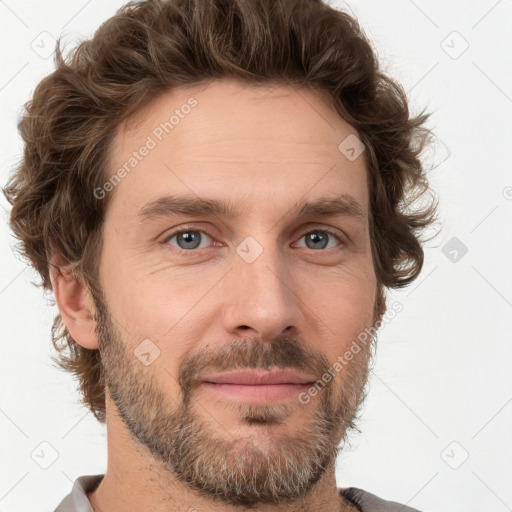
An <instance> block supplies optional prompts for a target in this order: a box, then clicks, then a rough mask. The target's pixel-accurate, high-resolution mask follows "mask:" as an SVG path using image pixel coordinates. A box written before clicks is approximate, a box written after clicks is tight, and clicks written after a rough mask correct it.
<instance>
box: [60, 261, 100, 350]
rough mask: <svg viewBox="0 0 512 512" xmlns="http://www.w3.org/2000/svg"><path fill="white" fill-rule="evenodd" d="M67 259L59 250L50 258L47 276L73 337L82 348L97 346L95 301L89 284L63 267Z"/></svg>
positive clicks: (95, 347) (94, 347)
mask: <svg viewBox="0 0 512 512" xmlns="http://www.w3.org/2000/svg"><path fill="white" fill-rule="evenodd" d="M68 263H69V262H68V261H67V260H66V259H65V258H64V257H63V256H62V255H61V254H59V253H55V254H54V255H53V257H52V259H51V262H50V279H51V282H52V288H53V293H54V295H55V301H56V302H57V306H58V308H59V311H60V314H61V316H62V320H63V321H64V323H65V324H66V327H67V329H68V331H69V333H70V334H71V336H72V338H73V339H74V340H75V341H76V342H77V343H78V344H79V345H81V346H82V347H84V348H88V349H97V348H98V346H99V343H98V338H97V336H96V333H95V332H94V328H95V326H96V322H95V321H94V319H93V318H94V301H93V300H92V296H91V293H90V291H89V289H88V287H87V286H86V285H85V284H83V283H82V282H81V281H80V280H78V279H77V278H75V277H74V276H72V275H71V274H70V273H69V272H68V271H66V270H65V268H64V267H65V266H66V265H68Z"/></svg>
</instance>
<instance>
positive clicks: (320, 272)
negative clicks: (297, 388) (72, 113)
mask: <svg viewBox="0 0 512 512" xmlns="http://www.w3.org/2000/svg"><path fill="white" fill-rule="evenodd" d="M190 97H194V98H195V99H196V100H197V102H198V104H197V106H196V107H195V108H193V109H192V111H191V112H190V114H188V115H187V116H184V117H183V119H180V122H179V124H178V125H176V126H175V127H174V129H173V130H172V132H171V133H169V134H167V135H164V137H163V139H162V141H161V142H159V143H158V144H157V145H156V147H155V148H154V149H152V150H151V151H150V152H149V154H148V155H147V156H146V157H144V158H143V159H142V160H141V161H140V163H138V165H137V167H136V168H135V169H134V170H133V171H131V172H130V173H129V174H128V175H127V176H126V177H124V178H123V179H122V180H121V182H120V183H118V184H117V185H116V187H115V190H114V191H113V192H109V193H111V194H113V197H112V198H111V203H110V205H109V208H108V211H107V214H106V217H105V222H104V232H103V237H104V244H103V247H102V252H101V258H100V282H101V286H102V292H103V298H104V300H105V303H104V307H105V308H107V306H108V309H107V310H106V311H105V310H103V309H102V307H101V305H100V307H99V310H100V311H99V312H98V306H99V305H98V304H97V303H96V304H95V303H94V301H93V300H92V298H91V294H90V292H89V291H88V289H87V288H86V287H85V286H82V285H81V284H80V283H79V282H77V281H76V280H74V279H73V278H71V277H69V276H66V275H65V274H63V273H56V272H55V271H54V272H53V273H52V283H53V287H54V292H55V295H56V299H57V304H58V306H59V309H60V311H61V314H62V317H63V319H64V321H65V323H66V326H67V327H68V330H69V331H70V333H71V335H72V336H73V338H74V339H75V340H76V342H77V343H79V344H81V345H82V346H84V347H86V348H91V349H93V348H98V347H99V348H100V350H102V355H103V357H104V358H105V367H106V374H107V375H110V376H111V379H110V385H111V388H112V389H110V390H109V391H110V392H112V391H113V393H112V394H114V395H115V394H116V393H117V395H118V396H117V399H113V398H112V396H110V394H109V393H107V397H106V413H107V435H108V467H107V471H106V474H105V477H104V479H103V481H102V482H101V484H100V485H99V487H98V488H97V489H96V490H95V491H94V492H92V493H90V494H89V496H88V497H89V500H90V501H91V504H92V506H93V508H94V510H95V511H96V512H98V511H102V512H110V511H114V510H116V511H118V512H125V511H132V510H152V511H155V512H157V511H163V510H183V511H186V510H191V509H195V510H197V511H202V510H222V511H233V512H235V511H239V510H247V509H248V508H251V509H255V510H258V511H262V512H273V511H277V510H280V511H282V512H295V511H299V510H302V511H330V512H332V511H333V510H341V511H343V510H357V509H356V508H354V506H353V505H351V504H350V503H349V502H348V501H347V500H345V499H344V498H342V497H340V495H339V493H338V489H337V484H336V480H335V471H334V469H335V468H334V460H332V459H331V460H330V461H329V462H330V463H329V465H328V467H327V468H324V470H323V471H321V472H320V474H319V475H318V478H317V479H316V481H315V482H312V483H310V484H308V485H306V486H305V488H303V489H302V491H301V492H299V491H297V493H296V496H295V498H294V499H291V498H290V497H289V498H288V499H284V500H283V501H282V502H281V503H279V505H280V506H278V502H277V501H275V500H274V502H272V499H267V500H266V501H261V502H258V501H257V500H256V501H254V502H251V503H249V502H247V503H245V504H243V503H236V502H234V501H233V499H231V501H230V499H229V497H227V496H224V498H222V497H221V498H217V499H215V498H213V497H212V496H211V492H210V493H208V492H201V491H200V489H197V488H194V487H193V486H190V485H187V484H186V482H184V481H183V479H181V478H180V477H179V475H176V473H175V472H174V471H173V469H172V467H169V465H166V464H165V460H164V459H163V457H159V456H158V455H155V453H153V452H152V451H151V450H150V449H148V447H147V446H146V445H145V444H144V443H143V442H140V439H137V436H134V435H133V432H132V431H131V430H130V428H129V427H128V426H127V422H126V417H123V414H121V413H120V411H119V404H123V407H126V409H127V410H129V411H131V412H132V413H133V415H134V417H135V418H138V420H140V422H141V423H140V424H141V425H148V424H152V423H151V422H152V420H153V419H154V418H155V414H156V415H157V416H156V417H158V418H159V419H160V420H161V421H162V422H164V423H165V422H166V421H167V419H168V418H169V417H171V415H172V414H175V416H174V417H177V414H178V413H179V412H180V411H183V410H184V407H185V402H184V399H183V398H184V397H183V390H184V389H186V390H187V391H188V394H185V396H187V397H188V399H190V403H189V404H188V409H187V410H188V412H189V414H190V416H188V418H189V419H195V420H198V421H200V425H201V429H202V432H204V434H205V435H208V436H209V438H200V437H198V438H197V440H196V441H197V442H196V444H197V443H199V442H200V441H202V442H204V445H201V446H199V447H198V451H199V452H201V453H204V454H205V455H206V456H208V455H211V459H210V460H211V461H219V460H220V459H222V458H223V457H225V459H222V460H225V461H226V462H227V464H228V465H230V466H234V464H235V463H237V462H239V463H240V464H241V467H242V468H245V469H247V468H249V467H250V466H251V464H252V465H253V466H254V465H256V466H255V467H257V468H261V475H260V476H262V478H263V476H264V475H263V473H264V469H265V463H266V462H265V461H266V460H267V459H266V458H265V456H268V455H269V454H274V455H276V454H279V453H284V452H285V451H286V449H287V448H290V453H293V450H292V449H293V448H294V447H295V449H296V450H298V451H299V452H300V450H304V453H303V455H304V456H309V457H310V458H309V459H305V460H311V457H312V453H313V452H315V451H316V446H317V444H316V442H317V441H318V440H320V439H324V440H328V446H329V447H330V449H331V448H332V449H334V448H335V447H336V446H337V445H338V444H339V443H340V442H341V441H342V440H343V439H344V438H345V435H346V433H347V429H348V428H349V427H350V426H351V421H352V420H353V418H354V415H355V409H357V406H358V404H359V399H360V397H361V393H362V391H363V387H364V383H365V381H366V376H367V370H368V355H369V348H368V347H366V348H365V349H364V350H362V351H361V352H360V353H359V354H358V355H357V356H354V359H353V360H352V361H351V362H350V363H348V364H347V366H346V367H345V368H344V369H343V370H342V371H340V372H338V373H336V375H335V378H334V379H333V380H332V381H331V382H330V383H329V385H328V386H326V388H325V389H324V390H322V391H320V392H319V393H318V396H317V397H315V398H312V399H311V401H310V402H309V403H308V404H306V405H305V404H301V403H300V402H299V401H298V400H297V399H295V398H294V399H290V400H287V401H286V402H279V403H277V404H271V405H265V404H263V405H261V406H260V407H257V408H253V409H250V408H247V404H245V403H244V401H243V400H238V401H236V400H229V399H227V398H225V397H222V396H219V395H217V394H214V393H212V392H210V391H208V390H206V389H204V388H202V387H200V386H198V385H197V380H194V378H196V377H198V376H197V375H195V377H194V375H193V373H189V374H187V375H189V380H188V384H189V387H188V388H183V387H180V385H179V382H180V378H183V375H184V374H183V372H184V368H185V367H186V363H192V364H191V366H190V368H194V367H195V368H200V369H204V370H205V371H206V370H208V371H209V372H214V371H215V370H219V369H220V368H221V366H220V365H221V364H227V363H226V361H228V362H232V363H233V365H232V366H229V368H235V367H238V368H240V367H241V368H247V367H248V359H247V355H248V354H251V355H253V356H257V357H258V358H259V359H258V361H259V362H263V361H266V362H269V361H277V359H273V357H274V356H275V357H279V356H282V354H283V352H280V351H279V350H278V348H273V347H284V346H286V343H290V344H291V346H293V347H294V348H297V354H298V355H297V356H296V357H297V359H296V361H295V360H294V359H291V360H290V361H294V362H297V364H299V363H300V364H305V365H306V366H307V368H308V370H311V371H312V372H313V373H314V374H315V376H317V377H320V376H321V374H322V372H321V371H320V370H321V368H326V367H328V366H330V365H332V364H333V363H334V361H336V360H337V358H338V357H339V356H340V355H342V354H344V353H345V351H346V350H347V349H348V348H349V346H350V344H351V342H352V341H353V340H354V339H356V338H357V335H358V334H359V333H361V332H363V331H364V329H365V328H368V327H369V326H371V325H374V324H375V322H376V321H377V320H378V318H379V317H380V316H381V315H382V314H383V313H384V311H378V312H377V313H376V312H375V301H376V294H377V281H376V276H375V271H374V267H373V262H372V256H371V246H370V238H369V231H368V184H367V176H366V172H367V171H366V166H365V162H364V158H363V157H362V156H361V157H359V158H356V159H355V160H354V161H350V160H349V159H347V158H345V156H343V154H342V153H341V152H340V151H339V150H338V145H339V144H340V142H341V141H343V140H344V139H345V138H346V137H347V136H348V135H350V134H357V132H356V130H355V129H354V128H353V127H352V126H350V125H349V124H348V123H346V122H345V121H344V120H343V119H342V118H341V117H340V116H339V115H338V114H337V112H336V111H335V110H334V108H333V107H331V106H330V105H329V104H328V102H327V101H325V98H324V97H323V96H322V95H321V94H320V93H318V92H313V91H310V90H300V91H296V90H295V89H293V88H291V87H288V86H285V85H276V86H273V87H272V88H270V87H264V88H254V87H248V86H247V85H246V84H242V83H240V82H237V81H235V80H231V79H224V80H222V81H216V82H211V83H208V84H202V85H199V86H195V87H189V88H183V89H179V90H174V91H172V92H168V93H165V94H164V95H162V96H160V97H158V98H156V99H155V100H154V101H153V103H152V104H150V105H149V106H148V107H146V108H145V109H144V110H143V111H141V112H139V113H138V114H137V115H136V116H135V117H134V118H132V119H130V120H129V122H128V123H124V124H123V125H121V126H120V128H119V131H118V132H117V134H116V138H115V141H114V145H113V147H112V172H115V170H116V169H118V168H119V167H120V166H122V164H123V163H124V162H125V161H126V160H127V159H128V158H129V156H130V155H131V154H132V152H133V151H135V150H137V149H138V148H140V146H141V145H143V144H144V142H145V140H146V138H147V136H148V135H149V134H151V133H152V131H153V130H154V128H155V127H156V126H158V125H159V123H161V122H162V121H165V120H166V119H168V118H169V116H170V115H171V114H172V112H173V111H174V110H175V109H176V108H179V107H180V106H181V105H184V104H185V103H186V102H187V100H188V99H189V98H190ZM166 193H167V194H173V195H187V196H193V197H196V198H197V197H201V198H215V199H226V200H230V201H231V202H232V203H233V204H234V205H236V206H237V207H240V208H243V211H242V212H241V213H240V215H238V216H236V217H227V216H222V215H194V216H185V215H166V216H162V217H158V218H152V219H150V220H149V221H141V220H140V218H138V216H137V214H138V212H139V211H140V209H141V208H143V207H144V205H146V204H147V203H148V202H149V201H151V200H153V199H155V198H157V197H159V196H160V195H164V194H166ZM341 193H342V194H346V195H349V196H351V197H352V198H353V200H355V201H356V202H357V203H358V204H359V205H360V207H361V210H362V216H361V217H359V218H356V217H353V216H348V215H344V216H337V217H329V218H323V217H318V216H316V215H314V214H313V215H309V216H307V217H297V216H295V215H294V214H293V213H290V212H291V211H292V208H293V207H294V206H295V205H296V204H297V203H298V202H299V201H300V200H303V199H307V200H315V199H318V198H323V197H333V196H336V195H338V194H341ZM178 228H180V229H181V228H187V229H188V230H189V231H193V232H194V233H197V230H199V231H201V235H200V236H202V239H201V246H200V248H196V249H193V250H190V249H189V250H188V251H186V250H183V251H182V253H181V254H180V253H179V248H180V241H179V240H178V239H179V237H174V238H169V237H170V236H171V235H172V234H173V233H174V232H175V231H176V230H177V229H178ZM325 229H333V230H334V232H335V233H337V234H339V236H340V238H339V240H337V239H336V238H335V237H333V236H330V237H329V242H328V246H327V248H320V249H316V248H311V247H314V246H310V247H308V246H307V244H306V239H307V236H305V235H307V234H308V233H319V232H320V233H323V231H322V230H325ZM249 236H250V237H252V238H253V239H254V240H256V241H257V243H258V244H259V246H260V247H261V248H262V253H261V254H260V255H259V256H258V257H257V258H256V259H255V260H254V261H253V262H251V263H248V262H247V261H246V260H244V258H242V257H241V256H240V254H239V253H237V251H236V249H237V247H239V246H240V244H242V242H243V241H244V240H245V239H246V237H249ZM336 236H337V235H336ZM184 246H185V247H186V245H184V244H183V241H181V248H183V247H184ZM242 247H243V245H242ZM320 247H323V246H321V245H320ZM55 261H56V262H57V263H59V261H58V256H57V257H56V259H55ZM109 340H110V341H109ZM112 340H115V342H114V341H112ZM142 340H151V343H152V344H153V345H151V346H152V347H153V346H154V347H158V349H159V350H160V353H159V355H158V357H157V358H156V359H155V360H154V361H153V362H152V363H151V364H150V365H148V366H145V365H144V364H142V363H141V361H140V360H139V359H137V358H136V357H135V356H134V350H135V349H136V348H137V347H138V346H139V344H140V343H141V341H142ZM279 340H282V341H283V343H284V344H281V345H279V344H278V343H277V342H278V341H279ZM240 341H243V342H244V343H245V345H243V346H242V345H237V342H240ZM285 342H286V343H285ZM109 347H110V348H109ZM113 347H115V350H114V348H113ZM241 347H245V351H244V350H242V348H241ZM301 348H303V349H304V352H302V351H301ZM306 354H307V355H308V356H307V357H306ZM228 355H229V357H230V358H231V359H229V358H226V357H227V356H228ZM283 357H284V356H283ZM199 363H201V364H202V365H203V366H197V365H198V364H199ZM325 363H327V364H325ZM194 365H196V366H194ZM308 365H309V366H308ZM201 371H202V370H201ZM130 379H132V381H130ZM107 381H108V378H107ZM130 383H131V387H130ZM143 384H146V385H147V387H146V388H144V387H143ZM130 390H131V391H130ZM130 393H131V394H130ZM348 396H352V398H351V399H349V398H348ZM144 397H146V400H147V401H146V402H145V401H144ZM354 397H355V398H354ZM157 398H160V399H161V400H162V401H161V402H158V403H159V404H160V407H158V408H156V406H155V404H156V403H157V402H156V400H157ZM356 399H357V400H356ZM152 400H154V401H155V402H153V401H152ZM116 402H117V403H116ZM162 403H163V404H165V405H166V406H168V407H162V406H161V405H162ZM153 406H155V407H153ZM341 406H342V407H341ZM328 407H331V409H330V410H331V411H335V410H338V409H337V407H339V410H338V412H339V413H340V414H339V425H338V426H336V428H335V429H334V430H333V431H332V433H331V435H330V436H329V437H326V438H321V436H320V434H319V431H318V430H315V428H316V427H315V425H316V423H315V421H317V420H318V418H319V417H321V416H320V413H321V412H322V411H326V410H327V409H326V408H328ZM167 409H168V410H169V414H166V413H165V410H167ZM340 411H341V412H340ZM243 414H245V416H243ZM158 415H159V416H158ZM249 417H251V418H256V417H258V418H260V419H263V418H265V419H266V420H267V423H265V422H262V423H252V424H251V423H250V422H249V421H247V418H249ZM336 418H338V416H336ZM281 420H283V422H280V421H281ZM169 421H170V420H169ZM135 423H136V421H135ZM169 424H170V423H169ZM171 432H173V433H174V431H173V430H171V429H170V427H169V429H168V430H165V429H164V428H163V427H162V428H161V429H160V430H156V429H155V430H154V431H152V432H151V434H152V435H153V436H154V438H153V439H156V440H158V441H160V442H162V443H164V440H165V439H168V437H167V438H166V437H165V436H164V434H165V433H167V434H169V433H171ZM306 433H307V434H308V435H310V437H307V436H306ZM148 435H149V433H148ZM198 435H199V434H198ZM212 440H213V441H214V442H212ZM206 441H209V442H208V443H207V442H206ZM223 443H224V444H223ZM226 443H231V444H230V445H229V446H230V449H229V450H219V451H217V452H216V451H214V450H215V447H216V445H217V446H218V447H221V448H223V447H224V446H227V444H226ZM162 446H164V448H165V445H162ZM307 446H309V447H310V448H309V452H307V451H306V447H307ZM311 446H312V447H313V448H311ZM332 449H331V451H329V453H330V454H331V455H332ZM301 453H302V452H301ZM167 455H169V456H170V454H167ZM206 460H208V459H206ZM245 463H247V464H246V466H244V465H243V464H245ZM212 464H213V462H212ZM258 464H259V465H258ZM279 467H280V466H279ZM298 468H299V466H298V465H297V469H298ZM231 498H233V497H232V496H231Z"/></svg>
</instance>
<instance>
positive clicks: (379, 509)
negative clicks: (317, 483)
mask: <svg viewBox="0 0 512 512" xmlns="http://www.w3.org/2000/svg"><path fill="white" fill-rule="evenodd" d="M339 492H340V495H342V496H343V497H344V498H346V499H347V500H349V501H351V502H352V503H354V504H355V505H357V506H358V507H359V509H360V510H361V512H399V511H400V512H419V511H418V510H417V509H415V508H411V507H407V506H406V505H402V504H401V503H397V502H395V501H386V500H383V499H382V498H379V497H378V496H375V494H371V493H369V492H367V491H363V490H362V489H358V488H356V487H348V488H346V489H339Z"/></svg>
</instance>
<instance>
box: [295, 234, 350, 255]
mask: <svg viewBox="0 0 512 512" xmlns="http://www.w3.org/2000/svg"><path fill="white" fill-rule="evenodd" d="M300 238H301V239H302V238H305V240H306V248H307V249H312V250H314V251H317V250H319V249H320V250H321V249H332V248H333V247H335V246H336V245H334V246H331V247H327V246H328V245H329V238H331V239H335V240H336V241H338V242H339V244H340V243H341V240H340V238H339V236H338V235H336V234H335V233H333V232H331V231H330V230H315V231H308V232H307V233H304V234H303V235H302V236H301V237H300ZM339 244H338V245H339Z"/></svg>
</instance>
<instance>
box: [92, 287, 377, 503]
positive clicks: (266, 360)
mask: <svg viewBox="0 0 512 512" xmlns="http://www.w3.org/2000/svg"><path fill="white" fill-rule="evenodd" d="M100 295H101V294H100ZM95 305H96V318H95V319H96V333H97V335H98V339H99V349H100V355H101V360H102V372H103V377H104V382H105V385H106V392H108V394H109V396H110V398H111V400H112V402H113V403H114V404H115V406H116V408H117V412H118V414H119V416H120V417H121V419H122V420H123V422H124V424H125V425H126V427H127V430H128V432H129V434H130V436H131V438H132V439H133V440H134V441H135V444H136V445H142V446H143V447H145V448H146V449H147V450H149V452H150V454H151V455H152V457H153V458H154V459H155V460H156V461H157V462H158V463H160V465H163V468H165V470H166V471H168V472H169V474H170V475H171V474H172V476H174V477H175V478H177V479H178V480H179V481H180V482H181V483H183V484H185V485H187V486H188V487H189V488H191V489H193V490H194V491H196V492H198V493H199V494H200V495H202V496H204V497H207V498H209V499H214V500H216V501H220V502H222V503H225V504H229V505H234V506H245V507H253V506H254V505H256V504H259V503H270V504H275V505H277V506H280V505H283V504H285V503H291V502H293V501H295V500H298V499H300V498H303V497H305V496H306V494H307V493H308V492H310V491H311V489H312V488H313V487H314V486H315V484H316V483H317V482H318V481H319V480H320V479H321V478H322V476H323V475H324V474H325V472H326V471H327V470H328V469H329V468H332V467H334V464H335V461H336V458H337V456H338V454H339V451H340V450H341V447H340V443H341V442H342V441H343V442H345V441H346V437H347V434H348V432H349V431H350V430H358V429H357V427H356V425H355V422H356V420H357V419H358V412H359V410H360V406H361V404H362V403H363V401H364V399H365V397H366V390H365V384H366V382H367V377H368V372H369V367H370V361H371V359H372V344H373V339H372V340H371V342H370V343H368V344H367V345H366V346H365V347H363V348H362V349H361V351H360V352H359V353H358V354H356V355H354V357H353V359H352V360H351V362H350V363H348V364H346V365H345V366H344V367H343V368H342V370H341V372H339V375H337V376H336V379H332V380H330V381H329V382H327V383H325V380H324V382H323V383H322V386H323V388H322V389H321V390H319V391H318V395H317V396H315V397H312V398H311V399H310V401H309V403H308V404H307V405H304V404H303V403H301V402H299V400H297V402H293V403H291V401H287V402H286V403H270V404H250V403H244V402H242V401H240V402H231V401H228V400H226V401H225V402H224V403H223V404H222V406H223V407H228V408H229V409H230V410H231V411H233V412H235V413H236V415H237V420H238V421H239V422H240V424H241V425H243V426H244V432H247V430H250V429H248V427H249V426H250V427H251V429H254V431H252V430H251V431H250V434H251V433H252V434H253V435H250V434H248V435H245V436H244V435H239V434H233V435H231V434H230V433H229V432H227V431H226V430H225V429H223V426H222V425H221V424H220V423H219V422H218V421H216V420H215V418H213V417H210V418H208V415H207V414H205V409H204V407H203V406H202V405H201V403H200V401H199V400H197V399H196V397H195V394H196V390H197V387H198V384H199V382H200V380H201V376H202V375H204V372H206V371H215V372H219V371H227V370H234V369H242V368H251V369H265V370H269V369H270V368H272V367H278V368H286V369H295V370H302V371H306V372H308V373H310V374H312V375H315V376H317V377H318V381H317V382H319V381H320V379H321V377H322V375H323V374H324V373H325V371H326V370H327V369H328V368H330V367H331V365H330V364H329V361H328V360H327V359H326V357H325V356H324V355H322V354H321V353H318V352H316V351H312V350H311V349H309V348H308V347H306V346H305V345H303V344H302V343H301V342H300V341H299V340H297V339H295V338H293V337H288V336H279V337H277V338H275V339H274V340H272V342H271V343H269V344H267V345H265V344H263V343H260V342H259V340H254V339H241V340H237V341H236V342H234V343H230V344H226V345H225V346H223V347H221V348H219V349H216V350H215V351H212V352H206V351H205V350H202V351H201V352H199V351H198V352H193V351H192V352H191V353H189V354H188V355H187V356H186V357H185V358H184V359H183V361H182V362H181V364H180V367H179V371H178V377H177V383H176V386H177V387H178V389H179V396H178V398H177V400H178V402H177V404H173V403H172V400H171V399H170V398H169V397H168V396H167V394H166V393H165V391H164V390H163V386H162V385H160V384H159V382H158V381H157V379H156V377H155V372H153V371H152V369H151V367H146V366H144V365H143V364H141V362H140V361H139V360H138V359H137V358H136V357H135V356H134V354H133V348H132V351H130V350H129V349H128V344H127V343H125V342H124V341H123V339H122V336H121V334H120V332H119V330H118V329H117V328H116V326H115V325H114V322H113V321H112V316H111V314H110V311H109V309H108V307H107V304H106V301H104V299H103V298H102V297H96V300H95ZM345 350H346V349H345V348H344V349H343V352H344V351H345ZM157 364H158V363H157ZM162 371H167V370H166V369H165V367H162ZM168 375H169V378H170V379H173V377H172V376H171V375H170V374H168ZM338 381H339V382H338ZM201 413H202V416H203V418H205V419H203V418H202V417H201ZM210 416H211V415H210ZM290 417H293V418H294V420H293V421H295V422H297V418H300V422H301V426H300V428H295V429H293V428H292V430H291V431H290V430H289V429H287V426H286V425H285V422H286V420H287V419H288V418H290ZM210 419H213V420H215V421H210ZM206 420H208V421H206ZM283 425H284V426H283ZM219 426H220V427H221V428H217V427H219ZM292 427H293V425H292ZM219 432H220V434H219ZM262 438H263V439H264V444H265V446H262V444H261V442H260V441H261V439H262ZM159 477H162V475H161V474H160V475H159Z"/></svg>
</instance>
